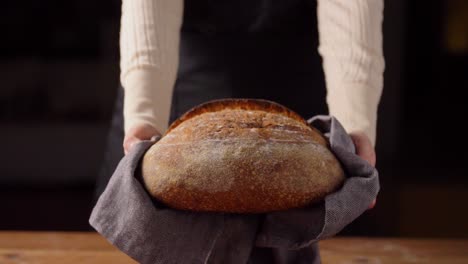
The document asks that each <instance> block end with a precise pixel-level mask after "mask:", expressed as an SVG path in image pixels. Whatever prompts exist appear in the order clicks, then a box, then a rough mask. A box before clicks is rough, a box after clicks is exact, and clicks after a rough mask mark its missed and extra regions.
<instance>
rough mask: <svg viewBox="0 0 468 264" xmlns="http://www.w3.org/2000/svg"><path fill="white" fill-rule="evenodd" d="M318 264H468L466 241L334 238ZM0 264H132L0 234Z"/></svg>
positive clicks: (57, 238) (91, 237) (87, 241)
mask: <svg viewBox="0 0 468 264" xmlns="http://www.w3.org/2000/svg"><path fill="white" fill-rule="evenodd" d="M320 254H321V255H322V261H323V263H343V264H344V263H359V264H362V263H378V264H380V263H395V264H399V263H434V264H435V263H454V264H459V263H460V264H462V263H468V240H450V239H437V240H436V239H433V240H431V239H391V238H333V239H330V240H326V241H322V242H321V243H320ZM0 263H1V264H10V263H15V264H16V263H22V264H23V263H50V264H55V263H136V262H135V261H133V260H132V259H131V258H129V257H128V256H126V255H125V254H123V253H122V252H120V251H118V250H117V249H116V248H115V247H113V246H112V245H110V244H109V243H108V242H107V241H106V240H105V239H104V238H102V237H101V236H100V235H98V234H96V233H91V232H90V233H84V232H10V231H6V232H0Z"/></svg>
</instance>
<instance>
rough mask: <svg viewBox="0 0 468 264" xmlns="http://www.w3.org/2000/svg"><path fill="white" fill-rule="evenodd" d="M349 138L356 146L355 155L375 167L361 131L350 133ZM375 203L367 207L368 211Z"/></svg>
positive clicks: (374, 159) (373, 158)
mask: <svg viewBox="0 0 468 264" xmlns="http://www.w3.org/2000/svg"><path fill="white" fill-rule="evenodd" d="M349 136H350V137H351V139H352V140H353V142H354V145H355V146H356V154H357V155H358V156H360V157H361V158H363V159H364V160H366V161H367V162H369V163H370V164H371V165H372V166H374V167H375V162H376V155H375V150H374V147H373V146H372V143H371V141H370V139H369V137H367V135H366V134H365V133H364V132H361V131H355V132H351V133H349ZM376 202H377V200H374V201H372V203H371V204H370V205H369V209H372V208H374V206H375V204H376Z"/></svg>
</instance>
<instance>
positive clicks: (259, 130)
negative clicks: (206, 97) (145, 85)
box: [141, 99, 344, 213]
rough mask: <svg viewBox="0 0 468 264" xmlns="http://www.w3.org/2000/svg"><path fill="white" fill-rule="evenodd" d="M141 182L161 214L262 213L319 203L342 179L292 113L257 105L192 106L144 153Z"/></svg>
mask: <svg viewBox="0 0 468 264" xmlns="http://www.w3.org/2000/svg"><path fill="white" fill-rule="evenodd" d="M141 168H142V179H143V183H144V186H145V187H146V189H147V190H148V192H149V193H150V194H151V195H152V196H153V197H154V198H156V199H157V200H159V201H160V202H163V203H164V204H166V205H167V206H169V207H172V208H176V209H182V210H192V211H205V212H207V211H212V212H228V213H265V212H271V211H277V210H286V209H290V208H295V207H302V206H305V205H308V204H310V203H314V202H317V201H320V200H322V199H323V198H324V197H325V196H326V195H327V194H329V193H330V192H333V191H334V190H336V189H337V188H339V186H340V185H341V184H342V182H343V180H344V172H343V169H342V167H341V165H340V163H339V161H338V160H337V159H336V158H335V156H334V155H333V153H332V152H331V151H330V150H329V147H328V142H327V139H326V138H325V137H324V136H323V135H322V134H321V133H320V132H319V131H318V130H317V129H315V128H313V127H310V126H309V125H308V124H307V122H306V121H305V120H304V119H303V118H302V117H301V116H299V115H298V114H296V113H295V112H293V111H291V110H289V109H287V108H286V107H284V106H282V105H279V104H277V103H274V102H271V101H266V100H258V99H222V100H215V101H210V102H207V103H204V104H202V105H200V106H197V107H195V108H193V109H191V110H190V111H188V112H187V113H185V114H184V115H183V116H181V117H180V118H179V119H178V120H176V121H175V122H174V123H172V124H171V126H170V127H169V129H168V130H167V132H166V133H165V134H164V136H163V137H162V138H161V139H160V140H159V141H158V142H157V143H155V144H154V145H153V146H151V147H150V149H149V150H148V151H147V152H146V153H145V155H144V157H143V160H142V164H141Z"/></svg>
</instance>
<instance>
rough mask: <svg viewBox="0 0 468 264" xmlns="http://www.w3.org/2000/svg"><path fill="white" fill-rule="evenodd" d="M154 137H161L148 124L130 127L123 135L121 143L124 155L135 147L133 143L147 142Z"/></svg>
mask: <svg viewBox="0 0 468 264" xmlns="http://www.w3.org/2000/svg"><path fill="white" fill-rule="evenodd" d="M155 135H159V136H160V135H161V133H159V131H158V130H156V128H154V127H152V126H151V125H148V124H142V125H136V126H134V127H132V128H131V129H130V130H129V131H128V132H127V134H125V138H124V141H123V148H124V153H125V155H127V153H128V152H129V151H130V149H131V148H132V147H133V145H135V143H137V142H139V141H142V140H149V139H151V138H152V137H153V136H155Z"/></svg>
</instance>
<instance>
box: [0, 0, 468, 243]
mask: <svg viewBox="0 0 468 264" xmlns="http://www.w3.org/2000/svg"><path fill="white" fill-rule="evenodd" d="M120 4H121V3H120V1H117V0H105V1H97V2H96V1H90V0H80V1H78V0H70V1H65V2H64V1H58V0H44V1H40V2H38V1H31V0H27V1H7V2H5V3H3V4H2V9H0V26H1V28H2V34H1V36H2V37H1V41H0V82H1V88H0V138H1V140H2V144H1V150H2V151H1V154H0V160H1V162H0V175H1V176H0V209H1V210H2V211H1V213H0V215H1V216H0V230H91V228H90V227H89V225H88V217H89V214H90V210H91V208H92V206H93V192H94V184H95V181H96V177H97V175H98V173H99V168H100V164H101V162H102V161H103V157H104V148H105V144H106V134H107V130H108V128H109V125H110V118H111V113H112V108H113V105H114V100H115V96H116V92H117V88H118V82H119V51H118V37H119V26H120V25H119V23H120V21H119V20H120ZM384 50H385V58H386V71H385V87H384V92H383V96H382V99H381V103H380V107H379V123H378V134H377V135H378V136H377V138H378V142H377V147H376V150H377V168H378V169H379V171H380V174H381V184H382V191H381V193H380V195H379V199H378V203H377V207H376V208H375V209H373V210H370V211H368V212H366V213H365V214H364V215H363V216H362V217H361V218H359V219H358V220H357V221H355V222H354V223H353V224H351V225H350V226H348V227H347V228H346V229H345V230H344V231H343V232H342V234H343V235H368V236H413V237H468V224H467V223H468V210H467V209H468V206H467V205H466V201H468V169H467V163H468V154H467V147H468V146H467V143H466V130H465V128H464V127H465V124H464V122H465V121H466V120H467V107H466V105H467V104H466V102H465V101H466V98H467V97H466V96H465V94H466V91H465V90H466V89H468V2H467V1H465V0H428V1H404V0H392V1H386V2H385V18H384ZM317 100H324V98H318V99H317ZM322 103H323V102H322Z"/></svg>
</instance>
